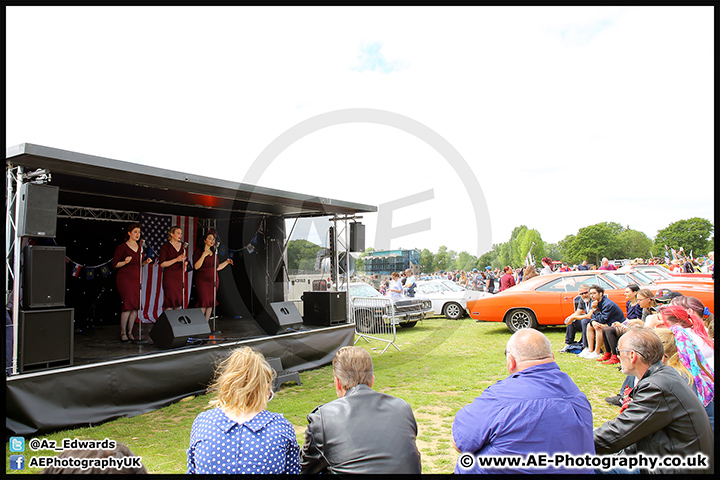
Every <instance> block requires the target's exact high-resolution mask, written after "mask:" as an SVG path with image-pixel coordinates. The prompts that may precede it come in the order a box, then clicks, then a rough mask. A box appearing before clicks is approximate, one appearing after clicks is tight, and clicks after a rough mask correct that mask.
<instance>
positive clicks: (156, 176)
mask: <svg viewBox="0 0 720 480" xmlns="http://www.w3.org/2000/svg"><path fill="white" fill-rule="evenodd" d="M5 158H6V159H5V163H6V165H10V164H12V165H19V166H22V167H23V169H24V172H25V173H30V172H31V171H34V170H35V169H38V168H41V169H47V170H48V171H49V172H50V174H51V176H52V180H51V181H50V183H49V184H50V185H55V186H57V187H59V188H60V198H59V204H61V205H69V206H78V207H89V208H99V209H110V210H123V211H137V212H153V213H166V214H174V215H189V216H195V217H198V218H227V217H229V216H230V213H231V212H238V213H244V214H245V215H263V216H265V215H270V216H281V217H285V218H288V217H316V216H325V215H333V214H337V215H354V214H357V213H363V212H376V211H377V207H374V206H371V205H363V204H358V203H351V202H344V201H340V200H334V199H330V198H322V197H314V196H310V195H304V194H299V193H293V192H286V191H282V190H275V189H272V188H265V187H258V186H255V185H249V184H246V183H235V182H229V181H226V180H220V179H216V178H210V177H203V176H200V175H193V174H189V173H182V172H177V171H174V170H166V169H162V168H155V167H149V166H146V165H139V164H136V163H130V162H124V161H120V160H112V159H109V158H103V157H97V156H93V155H86V154H82V153H76V152H70V151H67V150H60V149H56V148H50V147H44V146H41V145H34V144H30V143H23V144H20V145H16V146H14V147H9V148H7V150H6V157H5ZM201 160H202V159H201Z"/></svg>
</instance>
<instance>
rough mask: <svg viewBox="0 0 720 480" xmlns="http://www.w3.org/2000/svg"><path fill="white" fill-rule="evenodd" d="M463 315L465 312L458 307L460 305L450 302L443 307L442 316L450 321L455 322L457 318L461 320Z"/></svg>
mask: <svg viewBox="0 0 720 480" xmlns="http://www.w3.org/2000/svg"><path fill="white" fill-rule="evenodd" d="M464 313H465V310H464V309H463V308H462V307H461V306H460V304H458V303H455V302H450V303H448V304H447V305H445V307H443V314H444V315H445V316H446V317H447V318H449V319H450V320H457V319H458V318H461V317H462V316H463V314H464Z"/></svg>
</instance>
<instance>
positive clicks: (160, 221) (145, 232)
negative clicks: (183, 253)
mask: <svg viewBox="0 0 720 480" xmlns="http://www.w3.org/2000/svg"><path fill="white" fill-rule="evenodd" d="M140 225H141V231H142V238H143V245H142V246H143V258H146V257H150V258H152V260H153V261H152V263H150V264H148V265H147V266H145V267H143V269H142V270H143V271H142V291H141V293H142V297H141V299H140V308H141V311H140V312H139V315H138V316H139V317H140V319H141V320H142V322H143V323H155V321H156V320H157V319H158V318H160V315H162V312H163V308H162V306H163V305H162V304H163V291H162V268H161V267H160V261H159V260H160V247H162V246H163V244H165V242H167V241H168V231H169V230H170V227H172V226H173V225H178V226H179V227H180V228H182V231H183V239H182V241H183V242H188V248H187V256H188V270H191V269H192V254H193V249H194V247H195V233H196V231H197V218H195V217H183V216H180V215H159V214H155V213H141V214H140ZM191 286H192V271H188V272H185V299H184V301H185V307H187V306H188V300H189V299H190V287H191Z"/></svg>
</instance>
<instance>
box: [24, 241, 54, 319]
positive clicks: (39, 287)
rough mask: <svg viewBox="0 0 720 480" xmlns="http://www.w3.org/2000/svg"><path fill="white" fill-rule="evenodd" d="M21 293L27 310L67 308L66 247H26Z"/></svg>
mask: <svg viewBox="0 0 720 480" xmlns="http://www.w3.org/2000/svg"><path fill="white" fill-rule="evenodd" d="M22 293H23V307H25V308H47V307H64V306H65V247H54V246H53V247H48V246H41V245H28V246H27V247H25V263H24V265H23V285H22Z"/></svg>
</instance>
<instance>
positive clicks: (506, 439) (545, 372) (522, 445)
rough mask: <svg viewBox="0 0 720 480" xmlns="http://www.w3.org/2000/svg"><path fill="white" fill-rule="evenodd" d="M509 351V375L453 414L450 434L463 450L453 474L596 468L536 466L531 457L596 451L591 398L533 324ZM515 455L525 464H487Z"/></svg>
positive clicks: (516, 336)
mask: <svg viewBox="0 0 720 480" xmlns="http://www.w3.org/2000/svg"><path fill="white" fill-rule="evenodd" d="M505 356H506V363H507V369H508V371H509V372H510V376H509V377H507V378H505V379H504V380H500V381H499V382H497V383H495V384H494V385H491V386H490V387H488V388H487V389H486V390H485V391H484V392H483V393H482V395H480V396H479V397H477V398H476V399H475V400H474V401H473V402H472V403H471V404H470V405H467V406H465V407H463V408H462V409H461V410H460V411H459V412H458V413H457V414H456V415H455V421H454V422H453V427H452V436H453V441H454V443H455V448H456V449H457V450H458V451H459V452H460V453H461V456H460V457H459V459H458V464H457V466H456V467H455V473H475V474H477V473H541V474H551V473H575V474H583V473H593V469H592V468H590V467H588V468H585V469H582V468H580V469H577V468H574V469H563V468H562V467H555V466H554V465H549V464H548V465H547V466H545V467H541V468H538V464H534V465H533V464H532V461H533V459H532V458H530V456H529V454H535V455H536V456H535V457H534V458H535V459H536V460H539V459H538V458H537V455H538V454H544V455H546V456H547V457H545V458H548V457H552V456H553V455H554V454H561V453H567V454H570V455H577V456H581V455H582V456H584V455H586V454H589V455H594V454H595V444H594V441H593V417H592V410H591V408H590V402H588V399H587V397H586V396H585V394H583V393H582V392H581V391H580V390H579V389H578V387H577V385H575V383H573V381H572V380H571V379H570V377H569V376H568V375H567V374H566V373H565V372H563V371H561V370H560V367H558V365H557V364H556V363H555V356H554V355H553V353H552V349H551V346H550V340H548V339H547V337H545V335H543V334H542V333H540V332H538V331H537V330H534V329H531V328H526V329H522V330H518V331H517V332H515V333H514V334H513V335H512V337H510V340H509V341H508V343H507V349H506V350H505ZM489 456H493V457H498V458H496V459H491V458H489ZM511 458H512V459H514V460H517V459H521V460H522V461H523V462H524V464H519V465H515V466H512V467H511V466H509V464H506V465H505V466H504V467H502V466H499V465H498V464H494V465H491V464H488V463H486V462H487V461H488V460H498V461H503V459H504V460H506V461H507V460H511ZM481 463H486V464H485V465H481Z"/></svg>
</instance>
